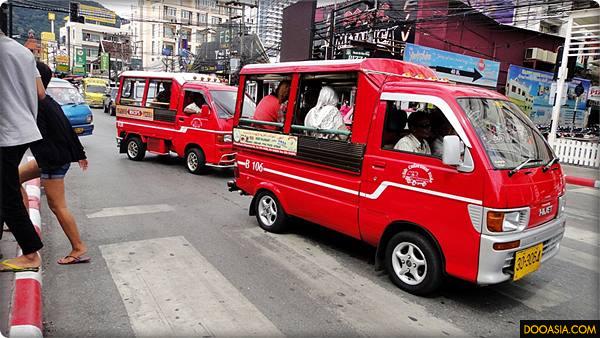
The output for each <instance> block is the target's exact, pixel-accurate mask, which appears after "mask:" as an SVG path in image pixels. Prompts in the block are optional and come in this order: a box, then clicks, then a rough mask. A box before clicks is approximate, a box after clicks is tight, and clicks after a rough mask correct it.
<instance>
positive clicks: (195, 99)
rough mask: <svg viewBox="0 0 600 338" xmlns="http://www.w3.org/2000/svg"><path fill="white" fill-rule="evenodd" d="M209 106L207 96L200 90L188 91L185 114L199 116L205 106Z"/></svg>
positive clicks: (185, 99) (185, 100)
mask: <svg viewBox="0 0 600 338" xmlns="http://www.w3.org/2000/svg"><path fill="white" fill-rule="evenodd" d="M205 104H208V101H207V100H206V96H205V95H204V93H203V92H202V91H199V90H186V91H185V98H184V101H183V107H184V108H183V112H184V113H186V114H198V113H200V109H201V108H202V106H203V105H205Z"/></svg>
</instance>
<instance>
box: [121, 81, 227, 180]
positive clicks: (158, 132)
mask: <svg viewBox="0 0 600 338" xmlns="http://www.w3.org/2000/svg"><path fill="white" fill-rule="evenodd" d="M119 83H120V86H119V93H118V96H117V100H116V103H117V107H116V115H117V122H116V125H117V143H118V146H119V149H120V152H121V153H126V154H127V156H128V157H129V158H130V159H131V160H134V161H141V160H142V159H143V158H144V156H145V152H146V151H148V152H151V153H154V154H159V155H169V154H170V153H171V152H173V153H175V154H177V156H179V157H181V158H184V159H185V163H186V167H187V169H188V170H189V171H190V172H191V173H194V174H199V173H203V172H205V171H206V167H220V168H226V167H232V166H233V163H234V157H235V154H234V153H233V149H232V143H231V129H232V123H233V113H234V109H235V100H236V96H237V88H235V87H230V86H226V85H223V84H221V83H220V82H219V81H218V79H217V78H216V77H211V76H207V75H202V74H193V73H166V72H141V71H127V72H124V73H123V74H121V76H120V80H119Z"/></svg>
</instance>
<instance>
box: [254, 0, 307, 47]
mask: <svg viewBox="0 0 600 338" xmlns="http://www.w3.org/2000/svg"><path fill="white" fill-rule="evenodd" d="M296 2H298V0H258V20H257V23H258V32H257V33H258V37H259V38H260V41H261V42H262V44H263V46H264V47H265V50H266V51H267V54H268V55H269V57H271V58H275V59H276V58H277V57H278V56H279V52H280V49H281V27H282V24H283V9H284V8H285V7H287V6H289V5H291V4H294V3H296Z"/></svg>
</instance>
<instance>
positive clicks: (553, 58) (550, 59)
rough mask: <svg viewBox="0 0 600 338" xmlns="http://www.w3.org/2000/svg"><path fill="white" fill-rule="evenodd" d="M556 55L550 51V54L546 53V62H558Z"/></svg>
mask: <svg viewBox="0 0 600 338" xmlns="http://www.w3.org/2000/svg"><path fill="white" fill-rule="evenodd" d="M556 56H557V54H556V53H554V52H551V51H548V54H546V62H548V63H552V64H556Z"/></svg>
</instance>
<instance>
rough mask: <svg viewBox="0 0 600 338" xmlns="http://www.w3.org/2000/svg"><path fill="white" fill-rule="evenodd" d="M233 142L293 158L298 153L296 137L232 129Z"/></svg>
mask: <svg viewBox="0 0 600 338" xmlns="http://www.w3.org/2000/svg"><path fill="white" fill-rule="evenodd" d="M233 142H234V144H236V145H239V146H243V147H248V148H253V149H261V150H267V151H272V152H274V153H279V154H286V155H294V156H295V155H296V152H297V151H298V137H297V136H292V135H282V134H273V133H268V132H262V131H255V130H247V129H237V128H235V129H233Z"/></svg>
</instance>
